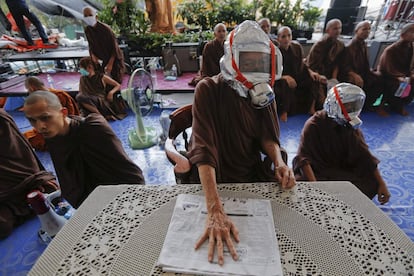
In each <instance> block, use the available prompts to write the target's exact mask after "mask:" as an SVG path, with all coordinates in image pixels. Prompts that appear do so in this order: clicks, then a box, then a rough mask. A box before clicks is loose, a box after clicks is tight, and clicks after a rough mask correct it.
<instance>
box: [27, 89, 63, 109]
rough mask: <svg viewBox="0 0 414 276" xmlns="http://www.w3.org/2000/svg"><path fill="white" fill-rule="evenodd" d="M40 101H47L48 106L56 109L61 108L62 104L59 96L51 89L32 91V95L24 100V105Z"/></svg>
mask: <svg viewBox="0 0 414 276" xmlns="http://www.w3.org/2000/svg"><path fill="white" fill-rule="evenodd" d="M40 101H45V102H46V103H47V106H48V107H50V108H52V109H54V110H61V109H62V104H61V103H60V100H59V98H58V97H57V96H56V95H55V94H53V93H52V92H49V91H35V92H33V93H30V95H29V96H28V97H27V98H26V100H25V101H24V105H25V106H27V105H32V104H36V103H38V102H40Z"/></svg>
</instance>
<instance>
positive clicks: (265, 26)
mask: <svg viewBox="0 0 414 276" xmlns="http://www.w3.org/2000/svg"><path fill="white" fill-rule="evenodd" d="M257 23H259V25H260V28H262V30H263V32H265V33H266V34H267V35H268V36H269V38H270V40H271V41H272V42H273V43H274V44H275V45H276V46H279V42H278V40H277V36H276V35H275V34H272V33H271V29H272V26H271V24H270V19H269V18H267V17H264V18H262V19H260V20H259V21H257Z"/></svg>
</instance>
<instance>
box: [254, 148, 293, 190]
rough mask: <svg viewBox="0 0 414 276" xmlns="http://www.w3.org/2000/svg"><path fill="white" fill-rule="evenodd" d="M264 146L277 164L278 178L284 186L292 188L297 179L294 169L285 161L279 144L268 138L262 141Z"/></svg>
mask: <svg viewBox="0 0 414 276" xmlns="http://www.w3.org/2000/svg"><path fill="white" fill-rule="evenodd" d="M262 147H263V150H264V152H265V153H266V154H267V155H268V156H269V158H270V159H271V160H272V161H273V164H274V165H275V175H276V179H277V180H278V181H279V182H280V184H281V186H282V188H285V189H290V188H292V187H293V186H295V185H296V181H295V177H294V174H293V171H292V170H291V169H290V168H289V167H288V166H287V165H286V164H285V162H284V161H283V159H282V154H281V153H280V147H279V145H278V144H277V143H275V142H274V141H271V140H267V141H263V142H262Z"/></svg>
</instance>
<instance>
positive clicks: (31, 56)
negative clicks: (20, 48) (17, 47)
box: [3, 47, 89, 62]
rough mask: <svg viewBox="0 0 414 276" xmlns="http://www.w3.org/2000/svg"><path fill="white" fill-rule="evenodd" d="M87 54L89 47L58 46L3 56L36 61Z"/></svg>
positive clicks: (17, 59)
mask: <svg viewBox="0 0 414 276" xmlns="http://www.w3.org/2000/svg"><path fill="white" fill-rule="evenodd" d="M88 56H89V49H88V48H85V47H82V48H73V47H72V48H66V49H65V48H58V49H53V50H47V51H46V50H45V51H44V52H39V51H31V52H26V53H19V54H14V55H9V56H4V57H3V59H4V60H7V61H12V62H13V61H38V60H68V59H73V60H78V59H81V58H83V57H88Z"/></svg>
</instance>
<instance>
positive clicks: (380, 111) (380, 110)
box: [376, 107, 390, 117]
mask: <svg viewBox="0 0 414 276" xmlns="http://www.w3.org/2000/svg"><path fill="white" fill-rule="evenodd" d="M376 112H377V114H378V115H380V116H381V117H388V116H390V114H388V112H387V111H385V110H384V108H382V107H378V108H377V109H376Z"/></svg>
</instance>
